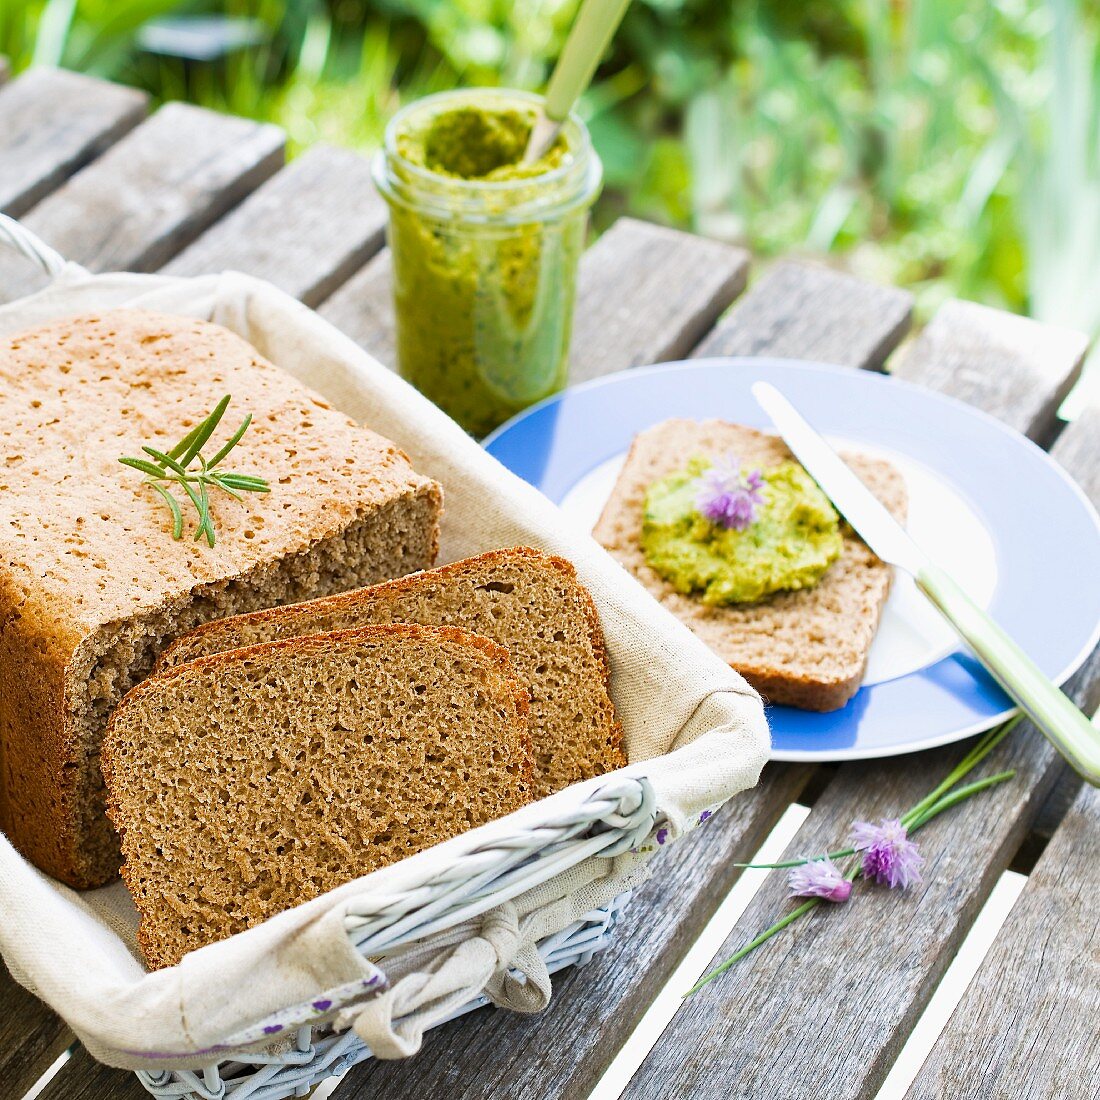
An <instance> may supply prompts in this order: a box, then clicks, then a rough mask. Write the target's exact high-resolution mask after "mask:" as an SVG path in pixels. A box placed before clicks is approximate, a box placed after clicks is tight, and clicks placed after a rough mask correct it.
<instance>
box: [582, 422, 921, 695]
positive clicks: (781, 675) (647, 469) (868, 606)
mask: <svg viewBox="0 0 1100 1100" xmlns="http://www.w3.org/2000/svg"><path fill="white" fill-rule="evenodd" d="M730 452H732V453H733V454H736V455H738V456H740V458H741V459H742V461H743V462H744V463H745V465H747V466H762V467H768V466H775V465H778V464H779V463H781V462H790V461H797V460H796V459H795V458H794V456H793V455H792V454H791V452H790V451H789V450H788V448H787V446H786V444H784V443H783V441H782V440H781V439H779V438H777V437H776V436H772V435H766V434H764V433H763V432H758V431H755V430H753V429H752V428H745V427H742V426H740V425H736V424H729V423H726V422H724V421H720V420H705V421H693V420H667V421H664V422H663V423H661V424H658V425H656V426H655V427H653V428H650V429H648V430H647V431H644V432H642V433H640V434H639V435H638V436H637V437H636V438H635V440H634V444H633V446H632V447H631V449H630V454H629V455H628V457H627V461H626V465H625V466H624V468H623V471H622V473H621V474H620V476H619V480H618V482H617V483H616V485H615V488H614V491H613V492H612V495H611V498H610V500H609V501H608V503H607V505H606V507H605V508H604V511H603V514H602V515H601V516H600V519H599V522H598V523H597V524H596V528H595V531H594V532H593V533H594V535H595V537H596V539H597V541H598V542H600V543H601V544H602V545H603V546H604V547H606V548H607V549H608V550H609V551H610V552H611V553H612V554H613V555H614V556H615V557H616V558H617V559H618V560H619V561H620V562H622V564H623V565H625V566H626V567H627V569H629V570H630V571H631V572H632V573H633V574H634V576H636V577H637V578H638V580H639V581H641V582H642V584H643V585H645V587H646V588H647V589H649V591H650V592H651V593H652V594H653V595H654V596H655V597H656V598H657V599H658V600H659V601H660V602H661V603H662V604H664V605H665V607H667V608H668V609H669V610H670V611H671V612H672V613H673V614H674V615H676V616H678V617H679V618H680V619H682V620H683V621H684V622H685V623H687V625H688V626H689V627H691V629H692V630H693V631H695V633H696V634H697V635H698V636H699V637H700V638H701V639H702V640H703V641H704V642H706V644H707V645H708V646H710V648H711V649H713V650H714V651H715V652H716V653H717V654H718V655H719V656H720V657H722V659H723V660H725V661H727V662H728V663H729V664H730V665H731V666H733V668H735V669H737V671H738V672H740V673H741V674H742V675H743V676H744V677H745V679H747V680H748V681H749V683H750V684H752V685H753V687H755V688H756V689H757V690H758V691H760V693H761V694H762V695H763V696H764V697H765V698H766V699H768V700H769V701H771V702H773V703H786V704H790V705H792V706H797V707H803V708H805V709H808V710H834V709H836V708H838V707H841V706H843V705H844V704H845V703H846V702H847V701H848V700H849V699H850V698H851V697H852V696H853V695H854V694H855V693H856V691H858V690H859V685H860V682H861V681H862V679H863V672H864V669H865V668H866V665H867V655H868V653H869V651H870V648H871V642H872V640H873V638H874V635H875V631H876V629H877V628H878V622H879V618H880V615H881V613H882V607H883V604H884V603H885V602H886V597H887V595H888V594H889V590H890V580H891V570H890V567H889V566H888V565H886V564H885V563H883V562H882V561H880V560H879V559H878V558H877V557H876V556H875V555H874V554H873V553H872V552H871V550H870V549H869V548H868V547H867V545H866V543H864V542H863V540H862V539H860V538H859V537H858V536H857V535H856V534H855V533H854V532H853V531H852V529H851V528H850V527H849V526H848V524H846V523H844V522H842V523H841V531H842V533H843V536H844V546H843V549H842V551H841V555H840V558H839V559H838V560H837V561H835V562H834V563H833V564H832V565H831V566H830V568H829V570H828V572H827V573H826V574H825V576H824V577H823V578H822V579H821V581H819V582H818V584H816V585H815V586H814V587H813V588H810V589H804V590H802V591H799V592H780V593H776V594H775V595H773V596H770V597H768V598H766V599H764V600H761V601H760V602H759V603H754V604H744V605H729V606H725V607H707V606H705V605H704V604H703V603H702V602H701V601H700V600H697V599H693V598H692V597H690V596H685V595H682V594H681V593H679V592H676V591H675V589H673V588H672V586H671V585H670V584H669V583H668V582H667V581H665V580H664V579H663V578H662V577H660V576H659V575H658V574H657V573H655V572H654V571H653V570H652V569H651V568H650V567H649V565H648V564H647V562H646V560H645V555H644V554H643V552H642V549H641V530H642V514H643V509H644V503H645V492H646V489H647V488H648V486H649V485H650V484H652V483H653V482H654V481H656V480H657V479H658V478H662V477H665V476H667V475H668V474H671V473H673V472H675V471H676V470H679V469H683V468H684V466H686V464H687V462H688V460H689V459H690V458H691V457H693V456H694V455H704V456H706V457H709V458H713V457H715V456H718V455H725V454H727V453H730ZM843 457H844V460H845V462H847V463H848V465H849V466H850V467H851V468H852V469H853V470H854V471H855V472H856V473H857V474H858V475H859V477H860V478H861V479H862V480H863V482H864V483H865V484H866V485H867V487H868V488H869V489H870V490H871V491H872V492H873V493H874V494H875V495H876V496H877V497H878V498H879V499H880V500H881V501H882V502H883V503H884V504H885V505H886V506H887V507H888V508H889V509H890V511H891V512H892V513H893V514H894V515H895V516H896V517H897V518H898V519H900V520H902V521H904V519H905V513H906V490H905V482H904V479H903V478H902V476H901V474H900V473H899V472H898V470H897V469H896V468H895V467H894V466H892V465H891V464H890V463H888V462H886V461H884V460H882V459H878V458H872V457H869V456H866V455H854V454H845V455H844V456H843Z"/></svg>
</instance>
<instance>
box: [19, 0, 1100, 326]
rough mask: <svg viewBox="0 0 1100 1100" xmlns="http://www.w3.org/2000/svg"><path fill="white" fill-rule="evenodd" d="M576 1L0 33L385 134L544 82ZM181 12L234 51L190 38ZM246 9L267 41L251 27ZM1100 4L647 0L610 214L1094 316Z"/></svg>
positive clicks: (308, 134) (209, 39)
mask: <svg viewBox="0 0 1100 1100" xmlns="http://www.w3.org/2000/svg"><path fill="white" fill-rule="evenodd" d="M576 7H577V0H4V2H3V4H0V53H6V54H7V55H9V56H10V57H11V58H13V59H14V61H15V63H16V67H17V68H18V67H22V66H25V65H28V64H31V63H53V64H63V65H66V66H69V67H72V68H76V69H81V70H84V71H89V72H93V73H97V74H100V75H103V76H107V77H110V78H112V79H115V80H122V81H127V82H130V83H133V84H136V85H139V86H141V87H144V88H146V89H148V90H149V91H151V92H152V93H153V94H154V95H155V96H157V97H160V98H164V99H169V98H186V99H190V100H193V101H196V102H199V103H203V104H206V105H208V106H211V107H216V108H221V109H225V110H229V111H234V112H237V113H240V114H245V115H250V116H253V117H257V118H264V119H271V120H273V121H276V122H278V123H280V124H281V125H283V126H284V127H285V128H286V129H287V130H288V132H289V134H290V137H291V142H292V148H294V149H301V148H303V147H305V146H308V145H309V144H310V143H312V142H314V141H318V140H327V141H332V142H337V143H340V144H345V145H350V146H354V147H358V148H362V149H364V150H366V149H369V148H372V147H374V146H375V145H377V143H378V141H379V137H380V134H381V131H382V128H383V126H384V124H385V121H386V119H387V118H388V117H389V116H390V115H391V114H392V112H393V111H394V110H395V109H396V108H397V107H398V106H399V104H400V103H401V102H404V101H407V100H408V99H410V98H413V97H416V96H420V95H423V94H425V93H427V92H430V91H435V90H438V89H441V88H447V87H453V86H455V85H458V84H464V85H477V84H508V85H515V86H519V87H527V88H535V89H538V88H539V87H540V86H541V85H542V83H543V81H544V80H545V78H546V76H547V74H548V71H549V67H550V65H551V64H552V61H553V59H554V57H555V56H556V54H557V51H558V49H559V48H560V45H561V42H562V40H563V38H564V34H565V32H566V30H567V29H568V27H569V25H570V22H571V20H572V18H573V15H574V13H575V11H576ZM166 18H167V19H169V20H178V19H180V18H183V19H186V20H189V21H190V23H189V27H190V29H191V30H192V32H196V33H198V37H199V41H200V42H201V43H205V44H206V46H208V47H209V51H208V52H212V53H215V54H220V56H215V57H213V58H208V59H205V60H195V59H190V60H189V59H187V58H186V57H183V56H179V55H180V54H185V53H187V52H188V51H189V49H190V47H187V48H185V47H177V46H175V45H173V43H176V42H177V41H178V40H179V30H180V27H179V24H178V23H177V22H171V21H169V22H167V23H166V22H165V20H166ZM196 19H198V20H200V22H198V23H195V22H194V21H195V20H196ZM240 20H251V21H254V22H251V23H249V24H247V25H246V26H245V27H244V28H243V29H244V30H245V31H247V35H246V37H252V38H254V39H256V41H254V42H253V44H251V45H248V46H245V47H241V48H232V37H233V35H234V34H237V33H239V32H240V31H241V30H242V25H241V23H240V22H239V21H240ZM1097 22H1098V20H1097V16H1096V9H1095V7H1094V6H1093V5H1092V4H1091V3H1088V2H1087V0H804V2H800V3H793V2H789V0H786V2H785V0H771V2H764V0H634V3H633V5H632V7H631V9H630V10H629V12H628V14H627V17H626V20H625V22H624V24H623V27H622V29H621V30H620V32H619V34H618V36H617V38H616V41H615V43H614V46H613V48H612V49H611V51H610V53H609V55H608V56H607V58H606V59H605V61H604V63H603V65H602V66H601V68H600V71H599V74H598V77H597V80H596V82H595V83H594V85H593V87H592V88H591V90H590V92H589V94H588V95H587V97H586V98H585V101H584V103H583V104H582V108H581V110H582V114H583V115H584V117H585V118H586V120H587V122H588V125H589V127H590V128H591V130H592V133H593V137H594V140H595V143H596V146H597V149H598V150H599V152H600V154H601V156H602V157H603V160H604V163H605V168H606V176H607V184H608V186H607V190H606V193H605V195H604V197H603V199H602V200H601V205H600V207H599V209H598V211H597V221H598V224H599V225H606V224H608V223H609V222H610V221H611V220H612V219H613V218H614V217H615V216H617V215H618V214H620V213H631V214H634V215H637V216H640V217H644V218H649V219H652V220H656V221H661V222H666V223H668V224H671V225H677V226H681V227H684V228H690V229H694V230H696V231H698V232H702V233H706V234H709V235H712V236H717V237H722V238H725V239H729V240H734V241H738V242H742V243H745V244H747V245H748V246H749V247H751V248H752V249H753V251H754V252H756V253H757V254H762V255H764V256H770V255H775V254H778V253H789V252H792V251H793V252H806V253H815V254H828V255H829V256H830V257H831V258H833V259H834V260H835V261H836V262H838V263H840V264H842V265H843V266H845V267H847V268H849V269H851V270H853V271H855V272H856V273H858V274H862V275H865V276H868V277H871V278H874V279H877V280H880V281H884V282H893V283H897V284H901V285H904V286H907V287H910V288H911V289H913V290H914V291H915V292H916V294H917V298H918V305H919V308H920V310H921V312H922V313H925V314H927V313H928V311H929V310H930V309H931V308H933V307H934V306H935V305H936V304H937V303H938V302H939V301H940V300H942V299H943V298H944V297H946V296H949V295H961V296H964V297H968V298H974V299H978V300H980V301H985V302H989V303H991V304H994V305H999V306H1005V307H1008V308H1011V309H1016V310H1022V311H1027V312H1031V313H1033V314H1035V315H1037V316H1039V317H1040V318H1042V319H1044V320H1051V321H1059V322H1062V323H1065V324H1069V325H1073V326H1075V327H1078V328H1086V329H1088V330H1089V331H1090V332H1095V331H1096V330H1097V329H1098V328H1100V106H1098V102H1100V51H1098V49H1097ZM151 30H153V31H157V32H159V35H158V41H157V42H154V41H152V40H151V39H150V38H149V35H150V31H151ZM158 42H159V44H158ZM192 52H193V51H192Z"/></svg>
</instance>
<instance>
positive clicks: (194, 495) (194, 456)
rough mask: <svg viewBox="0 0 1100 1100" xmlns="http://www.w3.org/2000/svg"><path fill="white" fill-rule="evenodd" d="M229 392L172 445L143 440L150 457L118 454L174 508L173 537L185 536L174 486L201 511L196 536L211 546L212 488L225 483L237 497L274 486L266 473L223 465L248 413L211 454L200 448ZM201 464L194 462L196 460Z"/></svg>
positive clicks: (245, 426)
mask: <svg viewBox="0 0 1100 1100" xmlns="http://www.w3.org/2000/svg"><path fill="white" fill-rule="evenodd" d="M229 401H230V395H229V394H226V395H225V397H223V398H222V399H221V400H220V401H219V402H218V403H217V405H215V406H214V409H213V411H212V412H211V413H210V415H209V416H207V417H205V418H204V419H203V420H201V421H200V422H199V423H198V424H196V425H195V426H194V427H193V428H192V429H191V430H190V431H189V432H188V433H187V434H186V435H185V436H184V437H183V438H182V439H181V440H180V441H179V442H178V443H177V444H176V445H175V446H174V447H172V448H171V450H168V451H161V450H158V449H157V448H156V447H150V446H144V447H142V448H141V449H142V450H143V451H144V452H145V454H146V455H148V456H149V457H148V458H132V457H129V456H124V457H122V458H120V459H119V462H121V463H122V465H123V466H128V467H129V468H130V469H131V470H137V471H138V473H141V474H144V475H145V484H146V485H148V486H149V487H150V488H151V489H153V491H154V492H155V493H156V494H157V495H158V496H159V497H160V498H161V499H162V500H163V501H164V503H165V504H166V505H167V506H168V510H169V511H170V512H171V513H172V538H174V539H179V538H182V537H183V510H182V509H181V508H180V502H179V501H178V500H177V499H176V497H175V496H173V494H172V493H171V492H170V489H171V488H172V487H173V486H179V488H180V489H182V490H183V492H184V494H185V495H186V496H187V499H188V500H189V501H190V502H191V504H192V505H193V506H194V508H195V511H196V512H197V513H198V517H199V525H198V527H197V529H196V530H195V541H196V542H198V541H199V539H201V538H202V537H203V536H204V535H205V536H206V541H207V542H208V543H209V544H210V546H213V545H214V542H215V534H214V520H213V518H212V516H211V515H210V490H211V489H212V488H214V489H221V490H222V492H224V493H228V494H229V496H231V497H233V499H234V500H241V499H243V498H242V497H241V493H270V492H271V486H270V485H268V483H267V482H266V481H265V480H264V479H263V478H262V477H256V476H255V475H253V474H235V473H231V472H230V471H228V470H222V469H221V468H220V463H222V462H223V461H224V460H225V459H226V458H227V457H228V456H229V453H230V452H231V451H232V450H233V448H234V447H236V446H237V444H238V443H240V441H241V439H242V438H243V437H244V433H245V432H246V431H248V426H249V424H251V423H252V414H251V413H249V414H248V415H247V416H246V417H245V418H244V420H243V421H242V422H241V426H240V427H239V428H238V429H237V430H236V431H235V432H234V433H233V434H232V435H231V436H230V437H229V440H228V441H227V442H226V443H225V444H224V445H223V446H222V447H221V448H220V449H219V450H218V452H217V454H215V455H214V457H213V458H211V459H209V460H207V459H205V458H203V456H202V455H201V454H200V453H199V452H200V451H201V450H202V448H203V447H204V446H205V445H206V444H207V443H208V442H209V440H210V437H211V436H212V435H213V434H214V432H215V430H216V429H217V427H218V425H219V424H220V423H221V420H222V417H223V416H225V410H226V409H227V408H229ZM196 462H197V463H198V468H197V469H196V468H195V463H196Z"/></svg>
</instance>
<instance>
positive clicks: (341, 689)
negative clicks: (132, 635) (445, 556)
mask: <svg viewBox="0 0 1100 1100" xmlns="http://www.w3.org/2000/svg"><path fill="white" fill-rule="evenodd" d="M526 710H527V693H526V691H525V690H523V689H522V688H521V687H520V686H519V684H518V683H517V682H516V681H515V680H514V679H513V678H512V675H511V670H510V666H509V661H508V654H507V653H506V652H505V650H503V649H501V648H500V647H499V646H496V645H494V644H493V643H492V642H489V641H487V640H486V639H485V638H480V637H477V636H476V635H472V634H467V633H465V632H464V631H460V630H453V629H449V628H443V629H433V628H428V627H420V626H384V627H367V628H365V629H363V630H355V631H345V632H338V633H332V634H324V635H319V636H314V637H308V638H294V639H290V640H289V641H283V642H270V643H267V644H265V645H258V646H251V647H249V648H245V649H237V650H232V651H230V652H228V653H222V654H217V655H216V656H213V657H206V658H203V659H201V660H198V661H193V662H191V663H189V664H185V665H180V666H178V667H177V668H174V669H171V670H169V671H167V672H164V673H160V674H158V675H155V676H152V677H150V678H149V679H147V680H145V682H144V683H142V684H139V685H138V686H137V687H136V688H134V690H133V691H131V692H130V693H129V694H128V695H127V696H126V698H125V699H124V700H123V701H122V703H121V704H120V705H119V706H118V707H117V708H116V710H115V713H114V716H113V717H112V719H111V723H110V726H109V728H108V730H107V734H106V737H105V738H104V743H103V772H104V776H105V778H106V781H107V790H108V795H109V797H108V806H109V812H110V815H111V820H112V821H113V822H114V824H115V826H116V828H117V829H118V831H119V834H120V835H121V837H122V851H123V855H124V857H125V862H124V864H123V868H122V873H123V877H124V878H125V881H126V885H127V886H128V887H129V890H130V893H131V895H132V897H133V899H134V904H135V905H136V906H137V909H138V912H139V914H140V918H141V920H140V924H139V926H138V945H139V947H140V948H141V951H142V954H143V955H144V956H145V959H146V961H147V962H148V963H149V965H150V966H151V967H154V968H155V967H161V966H170V965H172V964H174V963H176V962H178V961H179V960H180V958H181V957H182V956H183V955H184V954H186V952H188V951H191V950H194V949H195V948H197V947H202V946H203V945H205V944H208V943H213V942H215V941H217V940H221V939H224V938H225V937H227V936H231V935H233V934H234V933H235V932H240V931H243V930H244V929H245V928H249V927H251V926H252V925H254V924H258V923H259V922H260V921H263V920H266V919H267V918H268V917H271V916H274V915H275V914H276V913H280V912H282V911H283V910H284V909H289V908H290V907H292V906H294V905H298V904H300V903H301V902H304V901H308V900H310V899H311V898H314V897H317V896H318V895H320V894H323V893H325V892H326V891H328V890H331V889H333V888H334V887H336V886H340V885H342V884H343V883H345V882H349V881H351V880H352V879H354V878H358V877H359V876H360V875H365V874H367V873H368V872H370V871H375V870H377V869H378V868H380V867H384V866H386V865H387V864H390V863H395V862H396V861H397V860H400V859H403V858H405V857H406V856H410V855H413V854H414V853H416V852H419V851H420V850H421V849H423V848H427V847H429V846H430V845H432V844H436V843H439V842H440V841H444V840H447V839H449V838H450V837H453V836H456V835H457V834H459V833H462V832H465V831H466V830H468V829H472V828H476V827H477V826H478V825H483V824H485V823H486V822H487V821H491V820H492V819H493V818H496V817H500V816H502V815H504V814H507V813H511V812H512V811H513V810H517V809H519V808H520V806H522V805H524V803H526V802H527V801H529V799H530V793H531V787H530V778H531V759H530V744H529V741H528V738H527V723H526Z"/></svg>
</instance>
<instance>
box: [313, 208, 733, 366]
mask: <svg viewBox="0 0 1100 1100" xmlns="http://www.w3.org/2000/svg"><path fill="white" fill-rule="evenodd" d="M747 273H748V255H747V254H746V253H745V252H744V251H742V250H741V249H739V248H732V247H731V246H729V245H725V244H721V243H719V242H717V241H707V240H704V239H703V238H701V237H692V236H690V235H689V234H687V233H680V232H677V231H676V230H674V229H665V228H662V227H661V226H656V225H648V224H646V223H645V222H639V221H635V220H634V219H633V218H620V219H619V221H617V222H616V223H615V224H614V225H613V226H612V227H611V229H609V230H608V231H607V232H606V233H605V234H604V235H603V236H602V237H601V238H600V239H599V240H598V241H597V242H596V243H595V244H594V245H593V246H592V247H591V248H590V249H589V250H588V251H587V252H586V253H585V255H584V258H583V260H582V262H581V270H580V277H579V280H578V288H577V300H578V302H579V303H580V305H579V306H578V308H577V310H576V315H575V318H574V322H573V341H572V346H571V351H570V374H569V377H570V381H571V382H583V381H585V380H587V379H589V378H597V377H599V376H601V375H604V374H607V373H608V372H609V368H608V366H607V364H608V363H614V364H615V368H614V369H616V370H623V369H625V368H627V367H636V366H639V365H641V364H643V363H659V362H661V361H662V360H667V359H678V358H682V357H683V356H685V355H687V354H688V352H689V351H690V350H691V349H692V347H693V346H694V345H695V344H696V343H697V342H698V340H699V339H700V337H701V336H702V335H703V333H704V332H706V330H707V329H708V328H709V327H710V325H711V324H713V323H714V320H715V318H716V317H717V316H718V315H719V314H720V313H721V312H722V310H723V309H725V308H726V306H728V305H729V304H730V302H732V301H733V299H734V298H735V297H736V296H737V295H738V294H740V293H741V291H742V290H743V289H744V286H745V280H746V277H747ZM391 274H392V267H391V264H390V259H389V255H388V253H383V254H382V255H380V256H378V257H376V258H375V259H374V260H373V261H372V262H371V263H370V264H368V265H367V267H365V268H364V269H363V271H362V272H360V274H359V275H358V276H356V277H355V278H354V279H351V280H350V281H349V282H348V283H346V284H345V285H344V287H343V288H342V289H341V290H339V291H338V292H337V293H336V294H334V295H333V296H332V298H330V299H329V300H328V301H327V302H326V303H325V304H324V305H323V306H322V307H321V314H322V316H324V317H326V318H327V319H328V320H330V321H331V322H332V323H333V324H334V325H336V326H337V328H339V329H342V330H343V331H344V332H346V333H347V334H348V335H349V336H351V337H352V339H353V340H356V341H357V342H358V343H360V344H362V346H363V347H365V348H366V349H367V350H368V351H370V352H371V353H372V354H373V355H375V356H376V357H377V358H378V359H380V360H381V361H382V362H384V363H387V364H389V365H393V364H394V363H395V361H396V349H395V346H394V336H393V323H394V321H393V305H392V303H391V301H390V279H391Z"/></svg>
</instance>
